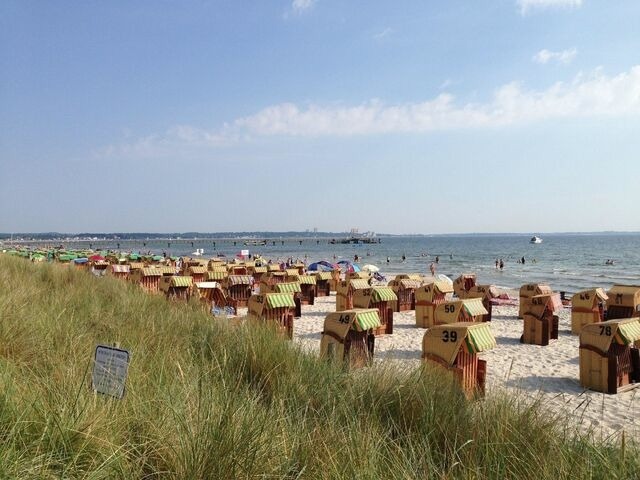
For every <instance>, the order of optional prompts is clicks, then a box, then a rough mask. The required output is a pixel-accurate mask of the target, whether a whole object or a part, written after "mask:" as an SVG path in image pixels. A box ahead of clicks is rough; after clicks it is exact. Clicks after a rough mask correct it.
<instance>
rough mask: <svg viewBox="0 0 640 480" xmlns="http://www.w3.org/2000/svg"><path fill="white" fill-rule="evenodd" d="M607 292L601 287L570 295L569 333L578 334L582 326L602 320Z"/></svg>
mask: <svg viewBox="0 0 640 480" xmlns="http://www.w3.org/2000/svg"><path fill="white" fill-rule="evenodd" d="M607 298H609V297H607V294H606V293H604V290H603V289H601V288H592V289H590V290H582V291H580V292H577V293H576V294H574V295H573V297H571V333H573V334H575V335H579V334H580V331H581V330H582V327H584V326H585V325H588V324H590V323H597V322H603V321H604V306H605V302H606V300H607Z"/></svg>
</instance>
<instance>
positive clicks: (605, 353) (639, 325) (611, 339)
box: [580, 318, 640, 393]
mask: <svg viewBox="0 0 640 480" xmlns="http://www.w3.org/2000/svg"><path fill="white" fill-rule="evenodd" d="M639 340H640V321H638V319H637V318H626V319H615V320H607V321H605V322H598V323H591V324H589V325H584V326H583V327H582V330H581V331H580V385H582V386H583V387H586V388H590V389H592V390H597V391H599V392H604V393H620V392H624V391H626V390H629V389H631V388H634V387H636V386H638V385H640V354H639V353H638V348H637V347H636V346H635V345H634V342H638V341H639Z"/></svg>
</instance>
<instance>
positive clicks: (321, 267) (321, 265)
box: [307, 260, 336, 272]
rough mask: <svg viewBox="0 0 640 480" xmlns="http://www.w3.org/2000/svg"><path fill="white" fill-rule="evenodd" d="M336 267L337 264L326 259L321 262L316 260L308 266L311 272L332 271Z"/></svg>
mask: <svg viewBox="0 0 640 480" xmlns="http://www.w3.org/2000/svg"><path fill="white" fill-rule="evenodd" d="M335 268H336V266H335V265H333V264H331V263H329V262H326V261H324V260H320V261H319V262H314V263H312V264H311V265H309V266H308V267H307V270H309V271H311V272H315V271H321V272H330V271H332V270H334V269H335Z"/></svg>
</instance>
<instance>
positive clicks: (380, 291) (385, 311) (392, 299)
mask: <svg viewBox="0 0 640 480" xmlns="http://www.w3.org/2000/svg"><path fill="white" fill-rule="evenodd" d="M397 302H398V297H397V296H396V294H395V293H394V291H393V290H392V289H391V288H390V287H369V288H363V289H358V290H355V291H354V294H353V306H354V308H375V309H377V310H378V316H379V317H380V326H378V327H376V328H374V330H373V334H374V335H376V336H378V335H391V334H392V333H393V310H394V307H395V304H396V303H397Z"/></svg>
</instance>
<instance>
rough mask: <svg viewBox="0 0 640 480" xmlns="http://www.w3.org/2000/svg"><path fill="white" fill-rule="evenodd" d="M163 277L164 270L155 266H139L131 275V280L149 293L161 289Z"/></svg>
mask: <svg viewBox="0 0 640 480" xmlns="http://www.w3.org/2000/svg"><path fill="white" fill-rule="evenodd" d="M161 278H162V272H161V271H160V269H159V268H155V267H143V268H138V269H136V270H133V271H132V272H131V274H130V275H129V280H131V281H132V282H134V283H137V284H138V285H140V287H141V288H142V289H143V290H144V291H145V292H147V293H158V292H159V291H160V279H161Z"/></svg>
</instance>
